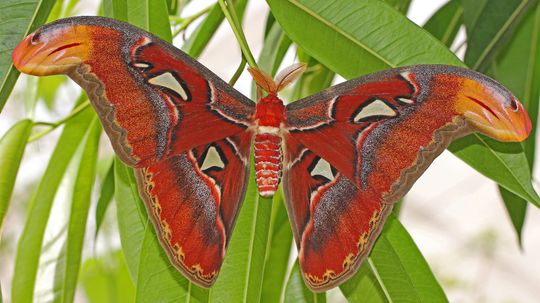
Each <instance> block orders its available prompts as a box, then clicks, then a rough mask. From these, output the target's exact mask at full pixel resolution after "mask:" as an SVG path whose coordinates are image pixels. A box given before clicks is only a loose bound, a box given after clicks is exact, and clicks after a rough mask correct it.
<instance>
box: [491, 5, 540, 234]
mask: <svg viewBox="0 0 540 303" xmlns="http://www.w3.org/2000/svg"><path fill="white" fill-rule="evenodd" d="M539 43H540V5H539V4H537V5H536V6H535V7H533V9H531V10H530V11H529V12H528V13H527V15H526V16H525V17H524V19H523V22H522V23H521V25H520V26H519V28H518V29H517V30H516V32H515V35H514V36H513V37H512V38H511V40H510V41H509V43H508V46H507V47H506V48H505V49H504V50H503V51H502V52H501V54H500V56H499V57H498V58H497V60H496V62H495V64H494V65H493V68H492V69H491V70H492V74H493V76H494V78H495V79H497V80H498V81H500V82H501V83H502V84H503V85H505V86H506V87H508V88H509V89H510V90H511V91H512V92H513V93H514V94H515V95H516V97H517V98H518V99H520V100H521V101H522V102H523V105H524V106H525V109H526V110H527V112H528V113H529V116H530V118H531V122H532V124H533V127H532V131H531V134H530V135H529V138H527V140H526V141H525V142H523V143H522V145H523V148H524V150H525V155H526V157H527V160H528V163H529V168H531V169H532V167H533V165H534V151H535V145H536V140H535V139H536V126H537V119H538V100H539V99H540V47H539V46H538V45H539ZM524 58H526V60H524ZM524 71H525V72H524ZM499 189H500V192H501V196H502V198H503V200H504V202H505V206H506V209H507V210H508V214H509V215H510V219H511V221H512V224H513V225H514V229H515V230H516V233H517V236H518V239H519V241H520V243H521V232H522V228H523V223H524V221H525V214H526V210H527V202H526V201H525V200H523V199H521V198H520V197H519V196H516V195H515V194H513V193H511V192H509V191H507V190H505V189H504V188H502V187H500V188H499Z"/></svg>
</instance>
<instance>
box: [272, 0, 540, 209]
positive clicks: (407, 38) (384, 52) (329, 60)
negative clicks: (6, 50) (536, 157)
mask: <svg viewBox="0 0 540 303" xmlns="http://www.w3.org/2000/svg"><path fill="white" fill-rule="evenodd" d="M268 3H269V4H270V7H271V8H272V12H273V13H274V15H275V17H276V19H277V20H278V22H280V24H281V26H282V27H283V29H284V30H285V31H286V32H287V34H288V35H289V36H290V37H291V38H292V39H293V40H294V41H295V42H296V43H298V44H299V45H300V46H301V47H303V48H304V49H305V50H306V51H308V52H309V53H310V54H311V55H312V56H313V57H315V58H316V59H318V60H319V61H320V62H321V63H323V64H325V65H326V66H328V67H329V68H330V69H332V70H334V71H336V72H338V73H339V74H341V75H342V76H344V77H348V78H351V77H355V76H360V75H363V74H366V73H369V72H374V71H377V70H380V69H386V68H390V67H396V66H403V65H413V64H427V63H440V64H451V65H458V66H463V63H462V62H461V61H459V60H458V59H457V58H456V57H455V55H454V54H453V53H452V52H450V51H449V50H448V49H447V48H446V47H445V46H444V45H443V44H441V42H440V41H438V40H436V39H435V38H434V37H433V36H431V35H429V34H427V33H426V32H425V31H423V30H422V29H421V28H419V27H418V26H416V25H415V24H414V23H412V22H411V21H409V20H408V19H406V18H405V17H404V16H402V15H401V14H400V13H398V12H397V11H395V10H392V9H389V8H388V6H387V5H385V4H383V3H380V2H379V1H375V0H366V1H362V2H313V1H307V0H291V1H279V0H268ZM306 27H309V28H310V29H311V30H310V31H305V30H304V29H305V28H306ZM321 40H322V41H329V43H320V41H321ZM450 150H451V151H453V152H455V153H456V155H457V156H458V157H460V158H461V159H462V160H464V161H465V162H467V164H469V165H471V166H472V167H473V168H475V169H476V170H478V171H479V172H481V173H482V174H484V175H486V176H487V177H489V178H491V179H492V180H494V181H495V182H497V183H499V184H500V185H502V186H504V187H505V188H507V189H509V190H510V191H512V192H513V193H515V194H517V195H519V196H520V197H522V198H524V199H526V200H528V201H531V202H533V203H534V204H535V205H537V206H540V198H539V197H538V195H537V194H536V192H535V191H534V189H533V188H532V185H531V175H530V172H529V169H528V164H527V160H526V158H525V155H524V153H523V149H522V148H521V146H520V145H519V144H503V143H499V142H495V141H493V140H490V139H486V138H484V137H481V136H479V135H471V136H467V137H465V138H462V139H460V140H459V142H457V143H455V144H453V145H452V147H451V148H450Z"/></svg>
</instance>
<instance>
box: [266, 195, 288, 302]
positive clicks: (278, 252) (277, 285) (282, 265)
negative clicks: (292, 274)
mask: <svg viewBox="0 0 540 303" xmlns="http://www.w3.org/2000/svg"><path fill="white" fill-rule="evenodd" d="M271 228H272V229H271V230H272V232H271V243H270V245H269V250H270V251H269V253H268V258H267V260H266V265H265V267H264V278H263V287H262V294H261V302H268V303H271V302H279V299H280V297H281V293H282V292H283V288H284V287H285V282H286V278H287V265H288V261H289V256H290V254H291V246H292V243H293V235H292V230H291V225H290V223H289V217H288V216H287V210H286V209H285V204H284V201H283V197H281V196H280V197H279V199H275V200H274V211H273V214H272V227H271Z"/></svg>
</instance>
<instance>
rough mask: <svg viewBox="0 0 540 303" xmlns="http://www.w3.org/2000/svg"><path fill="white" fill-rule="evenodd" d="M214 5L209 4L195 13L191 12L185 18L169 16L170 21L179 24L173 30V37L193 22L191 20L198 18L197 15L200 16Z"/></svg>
mask: <svg viewBox="0 0 540 303" xmlns="http://www.w3.org/2000/svg"><path fill="white" fill-rule="evenodd" d="M215 5H216V3H214V4H212V5H210V6H208V7H207V8H205V9H203V10H201V11H200V12H198V13H195V14H193V15H191V16H188V17H186V18H178V17H176V18H171V21H173V22H176V23H177V25H178V24H180V27H179V28H178V29H176V30H175V31H174V33H173V37H176V36H178V34H180V33H181V32H183V31H184V30H186V28H188V26H190V25H191V23H193V21H195V20H197V19H199V17H201V16H202V15H204V14H206V13H208V12H209V11H210V10H211V9H212V8H213V7H214V6H215Z"/></svg>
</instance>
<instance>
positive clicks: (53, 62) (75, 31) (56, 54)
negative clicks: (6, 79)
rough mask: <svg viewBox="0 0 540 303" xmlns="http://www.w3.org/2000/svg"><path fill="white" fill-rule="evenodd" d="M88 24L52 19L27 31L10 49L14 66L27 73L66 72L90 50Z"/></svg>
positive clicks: (48, 73)
mask: <svg viewBox="0 0 540 303" xmlns="http://www.w3.org/2000/svg"><path fill="white" fill-rule="evenodd" d="M90 37H91V36H90V33H89V27H88V26H84V25H76V24H71V23H67V22H63V23H51V24H49V25H46V26H44V27H42V28H40V29H38V30H37V31H35V32H33V33H32V34H30V35H28V36H27V37H26V38H24V40H23V41H21V42H20V43H19V44H18V45H17V47H15V49H14V50H13V53H12V59H13V64H14V65H15V67H16V68H17V69H18V70H19V71H21V72H23V73H26V74H31V75H36V76H47V75H55V74H67V73H69V72H70V71H71V70H72V69H73V68H75V67H77V66H78V65H79V64H81V63H83V62H85V61H86V60H87V59H88V57H89V54H90V52H91V43H90Z"/></svg>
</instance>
